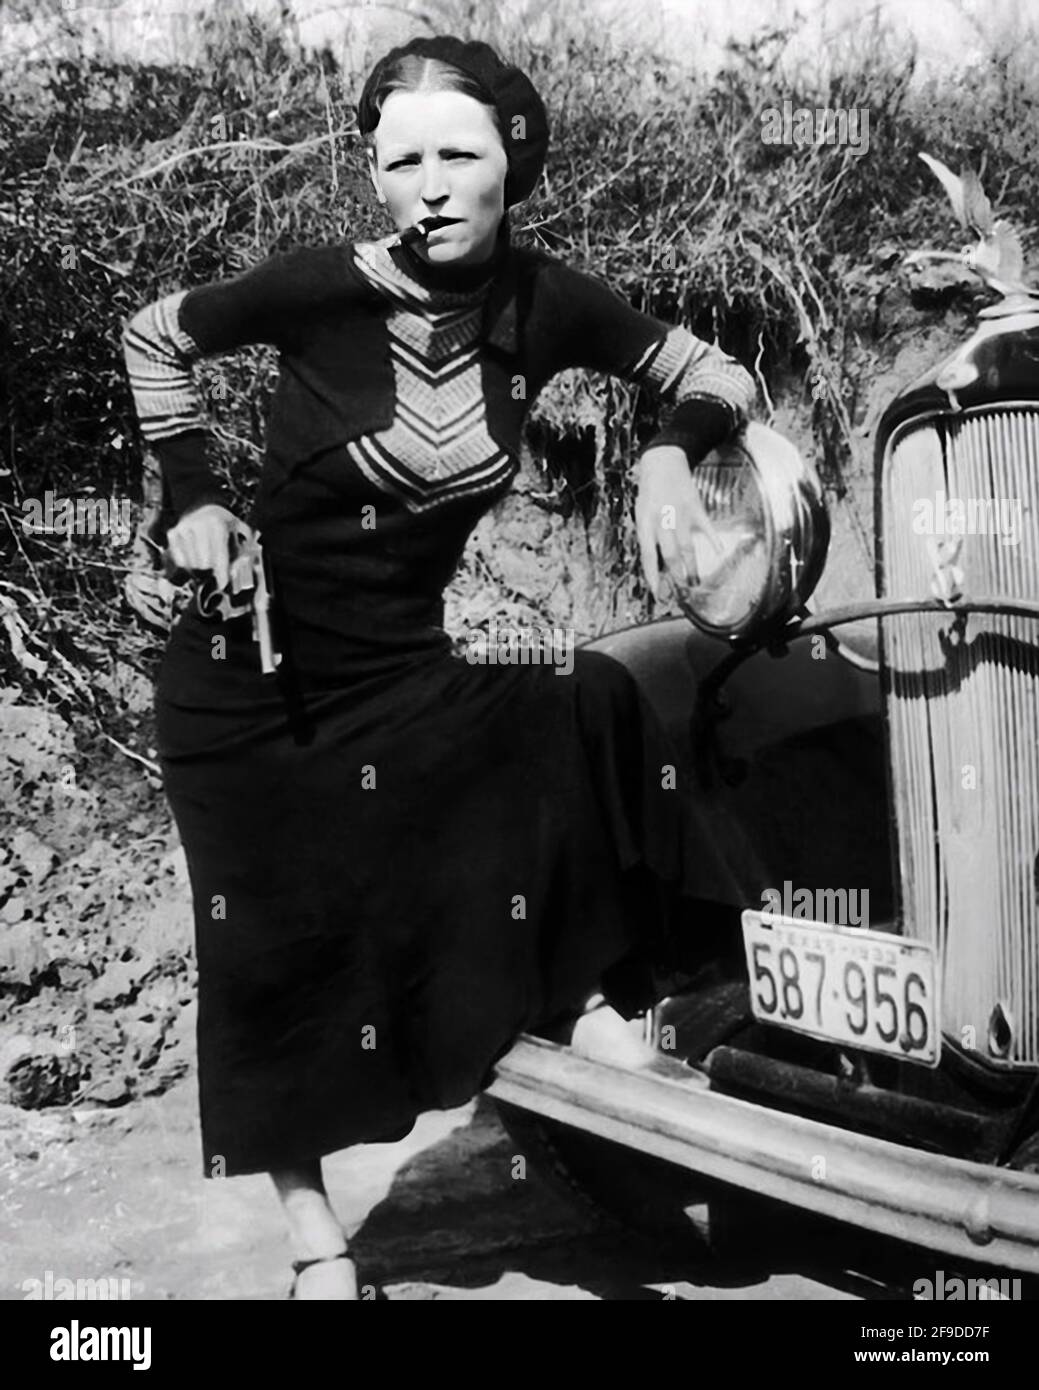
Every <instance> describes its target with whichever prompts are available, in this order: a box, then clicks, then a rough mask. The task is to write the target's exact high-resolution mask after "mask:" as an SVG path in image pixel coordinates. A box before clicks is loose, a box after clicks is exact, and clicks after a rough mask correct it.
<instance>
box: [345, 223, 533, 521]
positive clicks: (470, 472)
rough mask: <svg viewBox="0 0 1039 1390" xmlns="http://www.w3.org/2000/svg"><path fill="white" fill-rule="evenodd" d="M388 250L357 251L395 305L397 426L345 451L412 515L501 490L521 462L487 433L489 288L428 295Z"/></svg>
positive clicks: (380, 245)
mask: <svg viewBox="0 0 1039 1390" xmlns="http://www.w3.org/2000/svg"><path fill="white" fill-rule="evenodd" d="M390 240H391V238H387V239H386V240H385V241H383V242H361V243H358V244H357V245H356V246H355V247H354V263H355V265H356V268H357V270H358V271H359V273H360V274H362V275H363V276H364V277H365V278H366V279H367V280H368V281H369V283H370V284H372V285H373V286H375V287H376V288H377V289H379V290H380V291H381V292H382V293H383V294H385V295H387V297H388V298H390V299H391V300H392V301H393V304H394V307H393V309H392V310H391V312H390V314H389V316H388V318H387V321H386V327H387V331H388V335H389V347H390V359H391V361H392V364H393V374H394V381H395V387H396V410H395V413H394V418H393V423H392V424H391V425H390V426H389V427H388V428H387V429H385V430H381V431H379V432H378V433H377V434H367V435H363V436H362V437H361V438H360V439H356V440H353V441H351V442H350V443H349V444H348V445H347V446H346V447H347V451H348V452H349V454H350V457H351V458H352V459H353V460H354V462H355V463H356V464H357V466H358V468H360V469H361V471H362V472H363V473H364V474H365V476H366V477H367V478H368V479H369V480H370V481H371V482H373V483H375V484H376V486H378V487H381V488H383V489H384V490H385V491H388V492H391V493H393V494H394V495H395V496H397V497H398V498H400V500H401V501H402V502H403V504H404V506H405V507H407V508H408V509H409V510H410V511H413V512H424V511H428V510H430V509H431V508H433V507H436V506H438V505H440V504H441V503H443V502H447V501H453V500H454V499H456V498H460V497H471V496H476V495H478V494H480V493H485V492H490V491H493V490H494V489H495V488H497V487H500V486H501V485H502V484H503V483H506V482H508V481H509V479H510V478H511V477H512V475H513V474H514V473H515V471H516V468H517V466H518V465H517V462H516V460H515V459H514V458H513V457H512V455H511V454H509V453H507V452H506V451H505V450H504V449H501V448H499V446H498V445H497V444H496V443H495V442H494V440H493V439H492V438H491V436H490V434H489V432H488V430H487V417H486V411H485V405H484V397H483V387H482V381H481V375H480V362H479V358H478V351H477V344H478V337H479V332H480V323H481V317H482V313H483V300H484V296H485V295H486V293H487V287H486V286H482V287H480V288H479V289H476V290H471V291H467V292H464V293H458V292H454V291H447V290H430V289H428V288H427V287H426V286H424V285H419V284H417V283H416V282H415V281H414V280H412V279H411V278H410V277H408V276H406V275H405V274H404V273H403V272H402V271H401V270H400V269H398V267H397V266H396V264H395V263H394V262H393V260H392V259H391V257H390V255H389V252H388V249H387V245H388V242H389V241H390Z"/></svg>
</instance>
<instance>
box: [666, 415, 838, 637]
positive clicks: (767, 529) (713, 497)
mask: <svg viewBox="0 0 1039 1390" xmlns="http://www.w3.org/2000/svg"><path fill="white" fill-rule="evenodd" d="M693 481H694V482H695V483H696V485H697V487H698V488H699V490H700V496H701V498H702V500H703V505H704V510H705V512H706V513H707V517H708V520H709V521H710V523H711V536H710V537H708V536H706V535H704V534H703V533H700V532H697V533H696V534H695V536H694V542H693V548H694V551H695V555H696V569H697V576H698V577H697V580H696V582H693V583H682V582H680V581H678V579H677V578H676V577H674V576H672V583H673V584H674V586H675V591H676V594H677V597H678V602H679V605H680V606H681V608H682V611H683V612H684V613H685V615H686V617H687V618H689V620H690V621H691V622H693V623H695V624H696V626H697V627H699V628H702V629H703V630H704V631H705V632H709V633H712V634H713V635H714V636H717V637H744V636H747V635H748V634H749V633H751V632H753V631H755V630H757V629H760V628H763V627H765V626H766V625H768V624H771V623H773V622H776V621H781V620H783V619H785V618H787V617H790V616H791V615H792V614H794V613H795V612H796V611H797V610H798V608H800V606H801V605H802V604H803V603H804V602H805V600H806V599H807V598H808V597H809V596H810V595H811V593H812V590H813V589H814V588H815V586H816V583H817V582H818V579H819V576H820V574H821V573H822V568H823V564H824V562H825V560H826V549H827V546H828V544H829V540H830V521H829V516H828V514H827V511H826V504H825V502H824V500H823V489H822V484H821V482H820V481H819V476H818V474H817V473H816V471H815V469H814V468H812V466H811V465H810V464H809V463H807V462H806V461H805V460H804V459H803V458H802V457H801V455H800V454H799V453H798V451H797V449H796V448H795V447H794V446H793V444H791V443H790V441H789V440H788V439H784V438H783V436H782V435H781V434H779V433H777V432H776V431H775V430H773V429H769V427H768V426H767V425H762V424H758V423H757V422H756V421H752V422H751V423H750V424H748V425H747V427H746V429H745V430H744V431H742V432H741V433H740V434H739V435H738V436H737V437H736V438H735V439H734V440H732V441H731V442H730V443H728V444H725V445H723V446H722V447H720V448H718V449H715V450H713V452H711V453H710V454H708V456H707V457H706V458H705V459H704V461H703V462H702V463H700V464H698V465H697V467H696V468H695V469H694V470H693Z"/></svg>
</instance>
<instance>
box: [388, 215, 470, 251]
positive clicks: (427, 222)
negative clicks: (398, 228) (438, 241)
mask: <svg viewBox="0 0 1039 1390" xmlns="http://www.w3.org/2000/svg"><path fill="white" fill-rule="evenodd" d="M457 221H458V218H457V217H423V219H422V221H421V222H416V223H414V224H413V225H412V226H410V227H405V229H404V231H403V232H401V233H400V235H399V236H398V237H397V245H398V246H411V245H413V244H414V243H415V242H416V241H425V240H426V238H427V237H428V236H429V234H430V232H435V231H436V229H437V228H438V227H450V226H451V224H452V223H453V222H457Z"/></svg>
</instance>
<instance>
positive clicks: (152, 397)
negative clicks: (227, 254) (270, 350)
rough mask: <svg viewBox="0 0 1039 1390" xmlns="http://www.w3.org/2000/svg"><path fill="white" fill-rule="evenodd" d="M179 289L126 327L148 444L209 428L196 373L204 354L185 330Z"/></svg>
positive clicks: (130, 368)
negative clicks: (197, 362) (194, 365)
mask: <svg viewBox="0 0 1039 1390" xmlns="http://www.w3.org/2000/svg"><path fill="white" fill-rule="evenodd" d="M187 293H188V291H187V290H178V291H176V292H175V293H174V294H168V295H166V296H165V297H164V298H163V299H157V300H155V301H154V303H152V304H148V305H146V306H145V307H144V308H143V309H141V310H140V311H139V312H138V313H136V314H135V315H134V316H133V318H132V319H130V321H129V322H128V323H127V324H126V326H125V327H124V329H123V355H124V357H125V360H126V373H127V376H128V378H129V381H130V390H131V391H132V393H133V399H134V406H135V408H136V410H137V418H138V420H139V422H140V426H141V433H142V435H143V436H144V438H145V439H146V440H148V442H149V443H151V442H153V441H154V440H157V439H168V438H169V437H170V435H174V434H179V433H180V432H181V431H183V430H191V429H204V428H205V426H206V413H205V408H204V406H203V403H202V399H201V396H200V395H199V393H198V390H197V388H196V387H195V384H194V381H193V379H192V375H191V366H192V363H193V362H194V361H195V360H196V359H197V358H198V357H200V356H201V355H202V354H201V351H200V349H199V347H198V346H197V344H196V343H195V341H194V339H193V338H192V337H191V336H190V335H189V334H188V333H185V332H184V330H183V328H181V326H180V320H179V310H180V305H181V301H182V300H183V299H184V297H185V295H186V294H187Z"/></svg>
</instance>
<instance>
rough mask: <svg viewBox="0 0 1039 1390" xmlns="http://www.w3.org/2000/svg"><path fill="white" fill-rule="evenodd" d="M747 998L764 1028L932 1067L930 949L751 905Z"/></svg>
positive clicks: (936, 1050) (934, 1012)
mask: <svg viewBox="0 0 1039 1390" xmlns="http://www.w3.org/2000/svg"><path fill="white" fill-rule="evenodd" d="M743 945H744V948H745V949H746V952H747V971H748V974H749V976H750V1000H751V1007H752V1009H753V1011H754V1017H755V1018H757V1019H759V1020H760V1021H761V1022H762V1023H775V1024H778V1025H779V1026H780V1027H781V1028H793V1029H795V1030H796V1031H797V1032H798V1033H808V1034H809V1035H810V1036H811V1037H813V1038H825V1039H826V1040H827V1041H828V1042H836V1043H844V1044H845V1045H846V1046H850V1047H860V1048H865V1049H866V1050H867V1051H870V1052H884V1053H887V1054H889V1055H891V1056H894V1057H901V1058H903V1059H904V1060H906V1061H909V1062H920V1063H922V1064H923V1065H925V1066H929V1067H936V1066H937V1065H938V1058H939V1055H940V1053H941V1046H942V1040H941V1030H940V1027H939V1022H938V1020H939V1018H940V1014H939V1012H938V990H937V984H936V976H937V971H936V969H935V956H934V952H933V950H932V949H931V947H930V946H926V945H924V944H923V943H922V942H919V941H907V940H906V939H905V937H902V936H893V935H892V934H891V933H890V932H879V931H866V930H863V929H861V928H858V927H833V926H829V925H828V924H827V923H825V922H808V921H800V920H797V919H794V918H792V917H781V916H779V915H777V914H772V913H770V914H769V915H768V916H764V915H763V914H762V913H761V912H755V911H754V910H752V909H750V908H748V909H747V911H746V912H744V914H743Z"/></svg>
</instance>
